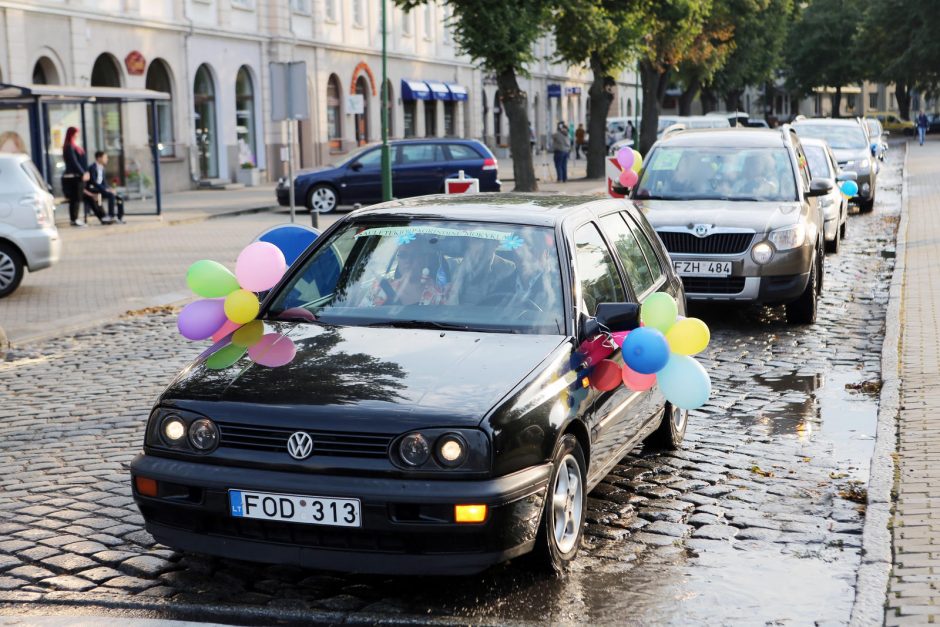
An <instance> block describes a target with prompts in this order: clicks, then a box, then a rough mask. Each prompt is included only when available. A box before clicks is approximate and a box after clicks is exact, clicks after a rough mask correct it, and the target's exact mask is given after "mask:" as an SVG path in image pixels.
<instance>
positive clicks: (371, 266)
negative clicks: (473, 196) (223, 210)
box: [268, 220, 565, 334]
mask: <svg viewBox="0 0 940 627" xmlns="http://www.w3.org/2000/svg"><path fill="white" fill-rule="evenodd" d="M561 295H562V289H561V272H560V270H559V261H558V252H557V248H556V245H555V234H554V231H553V230H552V229H550V228H547V227H533V226H521V225H515V224H493V223H483V222H479V223H477V222H457V221H447V220H396V221H369V220H354V221H351V222H349V223H347V224H346V225H345V226H344V227H343V228H341V229H340V230H338V231H336V232H335V233H333V235H331V236H330V238H329V240H328V241H327V242H325V244H324V245H321V246H320V247H319V248H318V249H317V251H316V252H315V253H314V254H313V255H312V256H311V257H310V258H309V259H308V260H307V261H306V262H305V263H304V264H303V266H302V267H301V268H299V269H298V271H297V272H295V273H294V275H293V276H292V278H291V280H290V281H288V282H287V283H286V284H285V285H284V286H283V287H282V288H281V290H280V292H279V293H278V294H277V295H276V296H275V298H274V300H273V304H272V306H271V308H270V310H269V312H268V315H269V317H270V318H279V319H295V320H306V321H311V322H313V321H317V322H323V323H328V324H341V325H362V326H408V327H428V328H453V329H467V330H479V331H496V332H506V333H540V334H563V333H564V332H565V318H564V308H563V302H562V296H561Z"/></svg>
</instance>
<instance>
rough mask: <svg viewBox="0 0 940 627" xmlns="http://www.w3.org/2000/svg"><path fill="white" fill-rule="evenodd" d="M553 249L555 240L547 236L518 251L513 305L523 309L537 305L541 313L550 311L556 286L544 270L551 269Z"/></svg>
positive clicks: (521, 247)
mask: <svg viewBox="0 0 940 627" xmlns="http://www.w3.org/2000/svg"><path fill="white" fill-rule="evenodd" d="M552 250H554V240H553V239H552V237H551V236H550V235H546V236H545V240H544V241H539V238H535V241H532V242H529V243H527V244H526V245H524V246H520V247H519V248H518V250H517V256H518V259H519V263H517V264H516V269H517V272H516V274H515V277H514V278H515V281H514V283H515V285H514V288H513V292H514V293H513V297H512V303H514V304H517V305H518V306H519V307H520V308H522V309H531V307H530V306H528V305H527V304H530V305H536V306H537V307H538V308H539V310H540V311H550V310H551V308H552V307H553V306H554V303H555V299H556V298H557V290H558V286H557V285H553V282H554V280H553V277H551V276H550V275H549V274H548V273H547V272H546V268H550V267H551V262H552V260H551V258H550V255H551V251H552Z"/></svg>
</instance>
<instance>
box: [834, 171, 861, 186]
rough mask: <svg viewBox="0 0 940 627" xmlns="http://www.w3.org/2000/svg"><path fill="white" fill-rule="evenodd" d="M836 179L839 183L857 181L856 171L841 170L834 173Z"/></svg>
mask: <svg viewBox="0 0 940 627" xmlns="http://www.w3.org/2000/svg"><path fill="white" fill-rule="evenodd" d="M836 180H837V181H839V182H840V183H841V182H842V181H857V180H858V173H857V172H853V171H852V170H842V171H841V172H839V174H837V175H836Z"/></svg>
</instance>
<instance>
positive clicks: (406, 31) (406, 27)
mask: <svg viewBox="0 0 940 627" xmlns="http://www.w3.org/2000/svg"><path fill="white" fill-rule="evenodd" d="M413 19H414V16H412V14H411V11H405V12H404V13H402V14H401V34H402V35H404V36H405V37H411V20H413Z"/></svg>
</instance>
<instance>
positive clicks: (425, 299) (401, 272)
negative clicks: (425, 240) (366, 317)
mask: <svg viewBox="0 0 940 627" xmlns="http://www.w3.org/2000/svg"><path fill="white" fill-rule="evenodd" d="M396 260H397V264H396V267H395V271H394V273H393V275H392V276H391V277H382V278H379V279H376V281H375V283H374V284H373V286H372V289H371V290H370V292H369V294H368V295H367V296H366V303H365V304H369V305H372V306H373V307H381V306H383V305H440V304H441V302H442V301H443V300H444V296H445V288H444V286H443V285H441V284H440V281H438V276H437V275H438V272H437V270H438V266H439V257H438V255H437V253H435V252H433V251H431V250H428V249H427V248H425V247H424V246H423V245H422V244H421V243H420V242H417V241H416V242H411V243H408V244H402V245H401V246H400V247H399V249H398V253H397V254H396Z"/></svg>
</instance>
